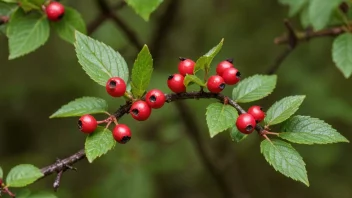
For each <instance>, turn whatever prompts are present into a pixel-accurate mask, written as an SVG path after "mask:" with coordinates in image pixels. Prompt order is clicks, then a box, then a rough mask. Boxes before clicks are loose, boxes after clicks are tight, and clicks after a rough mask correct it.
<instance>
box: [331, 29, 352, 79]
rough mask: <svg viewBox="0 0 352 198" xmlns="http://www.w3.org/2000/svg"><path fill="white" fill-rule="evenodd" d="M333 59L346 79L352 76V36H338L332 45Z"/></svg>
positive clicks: (349, 34)
mask: <svg viewBox="0 0 352 198" xmlns="http://www.w3.org/2000/svg"><path fill="white" fill-rule="evenodd" d="M332 59H333V60H334V62H335V64H336V66H337V68H338V69H339V70H340V71H341V72H342V73H343V75H344V76H345V78H349V77H350V76H351V74H352V34H351V33H345V34H342V35H340V36H338V37H337V38H336V39H335V40H334V43H333V45H332Z"/></svg>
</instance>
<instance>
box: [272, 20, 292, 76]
mask: <svg viewBox="0 0 352 198" xmlns="http://www.w3.org/2000/svg"><path fill="white" fill-rule="evenodd" d="M284 25H285V27H286V30H287V42H286V44H287V48H285V49H284V51H282V52H281V53H280V54H279V55H278V56H277V57H276V58H275V60H274V63H273V64H272V65H271V66H270V67H269V69H268V71H267V72H266V73H267V74H274V73H275V72H276V71H277V70H278V69H279V67H280V66H281V64H282V62H283V61H284V60H285V59H286V58H287V57H288V55H290V54H291V52H292V51H293V50H294V49H295V48H296V46H297V42H298V37H297V35H296V33H295V31H294V29H293V27H292V25H291V23H290V22H289V21H288V20H287V19H285V20H284Z"/></svg>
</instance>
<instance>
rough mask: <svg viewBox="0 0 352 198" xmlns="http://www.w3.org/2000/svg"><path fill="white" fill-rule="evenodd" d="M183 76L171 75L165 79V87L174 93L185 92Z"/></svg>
mask: <svg viewBox="0 0 352 198" xmlns="http://www.w3.org/2000/svg"><path fill="white" fill-rule="evenodd" d="M184 79H185V77H184V76H182V75H181V74H173V75H171V76H169V78H168V79H167V86H168V87H169V88H170V89H171V91H173V92H175V93H182V92H185V91H186V86H185V85H184V84H183V80H184Z"/></svg>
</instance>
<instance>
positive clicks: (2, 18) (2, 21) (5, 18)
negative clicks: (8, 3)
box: [0, 16, 10, 25]
mask: <svg viewBox="0 0 352 198" xmlns="http://www.w3.org/2000/svg"><path fill="white" fill-rule="evenodd" d="M9 19H10V18H9V17H8V16H0V25H2V24H5V23H7V22H8V21H9Z"/></svg>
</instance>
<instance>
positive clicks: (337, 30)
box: [274, 26, 346, 45]
mask: <svg viewBox="0 0 352 198" xmlns="http://www.w3.org/2000/svg"><path fill="white" fill-rule="evenodd" d="M344 32H346V28H345V27H344V26H339V27H331V28H327V29H324V30H319V31H303V32H296V33H295V34H296V36H297V41H301V42H302V41H309V40H310V39H311V38H319V37H326V36H338V35H340V34H342V33H344ZM288 42H289V35H283V36H280V37H277V38H275V39H274V43H275V44H277V45H281V44H287V43H288Z"/></svg>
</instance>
